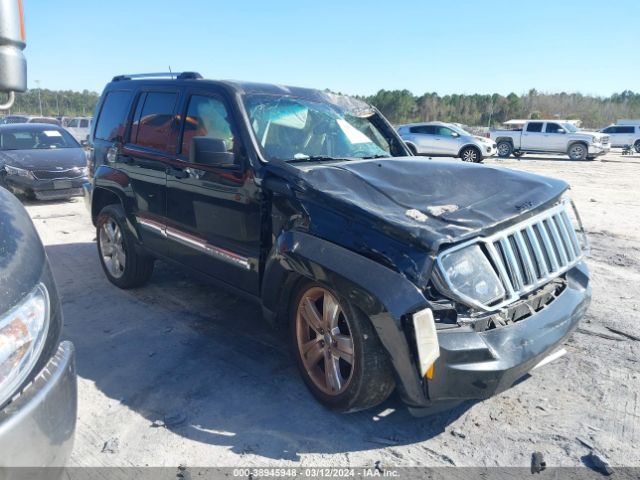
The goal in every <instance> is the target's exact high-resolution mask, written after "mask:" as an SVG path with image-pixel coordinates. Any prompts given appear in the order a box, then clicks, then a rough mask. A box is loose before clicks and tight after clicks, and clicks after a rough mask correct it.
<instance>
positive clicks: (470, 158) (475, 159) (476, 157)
mask: <svg viewBox="0 0 640 480" xmlns="http://www.w3.org/2000/svg"><path fill="white" fill-rule="evenodd" d="M460 158H461V159H462V161H463V162H472V163H479V162H481V161H482V154H481V153H480V150H478V149H477V148H476V147H465V148H463V149H462V151H461V152H460Z"/></svg>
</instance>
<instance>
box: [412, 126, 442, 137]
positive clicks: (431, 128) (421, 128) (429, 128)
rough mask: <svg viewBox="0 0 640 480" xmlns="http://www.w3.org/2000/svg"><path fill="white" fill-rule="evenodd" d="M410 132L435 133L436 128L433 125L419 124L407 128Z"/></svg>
mask: <svg viewBox="0 0 640 480" xmlns="http://www.w3.org/2000/svg"><path fill="white" fill-rule="evenodd" d="M409 131H410V132H411V133H421V134H422V135H435V133H436V130H435V127H434V126H433V125H419V126H417V127H411V128H410V129H409Z"/></svg>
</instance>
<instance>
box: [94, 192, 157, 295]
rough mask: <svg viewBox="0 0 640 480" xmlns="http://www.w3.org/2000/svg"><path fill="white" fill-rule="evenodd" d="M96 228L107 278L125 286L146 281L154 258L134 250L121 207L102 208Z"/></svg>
mask: <svg viewBox="0 0 640 480" xmlns="http://www.w3.org/2000/svg"><path fill="white" fill-rule="evenodd" d="M96 230H97V232H96V233H97V235H96V236H97V242H98V255H99V257H100V264H101V265H102V269H103V270H104V273H105V275H106V276H107V278H108V279H109V281H110V282H111V283H113V284H114V285H116V286H118V287H120V288H124V289H127V288H134V287H139V286H141V285H143V284H144V283H146V282H147V281H148V280H149V278H150V277H151V274H152V273H153V263H154V260H153V258H152V257H149V256H146V255H142V254H140V253H138V252H137V251H136V248H135V240H134V239H133V237H132V236H131V234H130V233H129V232H128V230H127V225H126V219H125V214H124V210H123V209H122V207H121V206H120V205H107V206H106V207H104V208H103V209H102V211H101V212H100V214H99V215H98V220H97V222H96Z"/></svg>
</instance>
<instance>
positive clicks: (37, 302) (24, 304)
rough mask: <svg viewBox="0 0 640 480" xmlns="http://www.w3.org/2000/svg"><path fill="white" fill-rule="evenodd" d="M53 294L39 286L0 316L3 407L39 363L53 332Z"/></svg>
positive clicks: (0, 376)
mask: <svg viewBox="0 0 640 480" xmlns="http://www.w3.org/2000/svg"><path fill="white" fill-rule="evenodd" d="M49 314H50V305H49V293H48V292H47V288H46V287H45V286H44V284H39V285H37V286H36V287H35V288H34V289H33V290H32V291H31V292H30V293H29V294H28V295H27V296H26V297H24V298H23V299H22V300H21V301H20V303H18V305H16V306H15V307H13V308H12V309H11V310H9V311H8V312H6V313H4V314H2V315H0V405H3V404H4V403H5V402H6V400H7V399H8V398H9V397H10V396H11V395H13V393H14V391H15V390H16V389H17V388H18V387H19V386H20V384H21V383H22V382H23V381H24V379H25V378H26V377H27V376H28V375H29V372H31V370H32V369H33V367H34V365H35V364H36V362H37V361H38V357H39V356H40V352H42V348H43V346H44V343H45V340H46V338H47V331H48V330H49Z"/></svg>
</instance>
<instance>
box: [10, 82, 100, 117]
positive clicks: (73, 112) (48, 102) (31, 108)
mask: <svg viewBox="0 0 640 480" xmlns="http://www.w3.org/2000/svg"><path fill="white" fill-rule="evenodd" d="M99 98H100V94H98V93H96V92H90V91H89V90H83V91H82V92H74V91H72V90H48V89H42V90H40V89H31V90H27V91H26V92H24V93H18V94H16V100H15V102H14V104H13V106H12V107H11V110H10V111H9V112H6V113H12V114H16V113H24V114H27V115H43V116H45V117H60V116H65V117H73V116H85V115H86V116H91V115H93V111H94V109H95V108H96V104H97V103H98V99H99ZM41 108H42V110H41Z"/></svg>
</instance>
